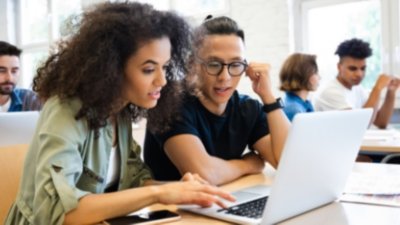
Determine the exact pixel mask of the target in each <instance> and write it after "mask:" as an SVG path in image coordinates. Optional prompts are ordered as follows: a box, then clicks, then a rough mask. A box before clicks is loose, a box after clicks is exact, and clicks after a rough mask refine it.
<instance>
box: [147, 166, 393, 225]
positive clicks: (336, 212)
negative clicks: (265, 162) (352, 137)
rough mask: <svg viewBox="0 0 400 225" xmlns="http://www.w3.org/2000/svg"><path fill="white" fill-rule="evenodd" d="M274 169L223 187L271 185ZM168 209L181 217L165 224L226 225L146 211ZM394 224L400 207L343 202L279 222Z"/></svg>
mask: <svg viewBox="0 0 400 225" xmlns="http://www.w3.org/2000/svg"><path fill="white" fill-rule="evenodd" d="M377 166H385V165H383V164H372V163H360V164H356V167H355V169H357V170H358V171H359V170H360V169H364V168H367V169H368V170H369V171H370V170H371V169H374V167H377ZM273 175H274V172H273V171H271V170H270V168H267V169H266V170H265V171H264V174H259V175H251V176H246V177H243V178H241V179H239V180H237V181H234V182H232V183H230V184H228V185H224V186H223V188H224V189H225V190H228V191H234V190H237V189H239V188H242V187H247V186H252V185H256V184H271V179H270V177H271V176H273ZM288 207H290V206H288ZM157 209H169V210H171V211H178V213H179V214H180V215H181V216H182V219H181V220H179V221H176V222H172V223H167V224H168V225H184V224H185V225H186V224H190V225H206V224H207V225H226V224H231V223H228V222H224V221H220V220H216V219H212V218H207V217H204V216H201V215H196V214H192V213H189V212H185V211H182V210H178V209H177V207H176V206H165V205H160V204H157V205H153V206H151V207H148V208H146V210H157ZM305 224H307V225H360V224H362V225H376V224H379V225H394V224H400V208H395V207H385V206H375V205H366V204H354V203H344V202H334V203H332V204H329V205H326V206H324V207H321V208H318V209H315V210H312V211H310V212H308V213H305V214H302V215H299V216H297V217H294V218H292V219H289V220H286V221H284V222H282V223H280V225H305Z"/></svg>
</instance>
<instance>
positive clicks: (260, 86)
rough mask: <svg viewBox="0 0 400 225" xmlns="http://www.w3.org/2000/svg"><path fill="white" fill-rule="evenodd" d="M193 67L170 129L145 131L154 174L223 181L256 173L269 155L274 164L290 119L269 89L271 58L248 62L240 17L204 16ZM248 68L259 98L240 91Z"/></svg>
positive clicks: (147, 156)
mask: <svg viewBox="0 0 400 225" xmlns="http://www.w3.org/2000/svg"><path fill="white" fill-rule="evenodd" d="M189 68H191V71H190V74H189V77H188V80H187V81H188V85H189V87H188V89H190V90H188V92H187V93H186V96H185V100H184V104H183V107H182V108H181V111H180V113H179V114H177V116H176V117H177V118H178V119H177V120H175V122H174V123H173V124H172V125H171V127H172V128H171V129H170V130H169V131H167V132H165V133H155V132H151V131H148V132H147V133H146V138H145V150H144V156H145V162H146V163H147V164H148V165H149V166H150V168H151V169H152V171H153V172H154V175H155V177H157V178H158V179H162V180H177V179H180V177H181V175H182V174H184V173H186V172H193V173H198V174H199V175H200V176H201V177H204V178H205V179H206V180H207V181H208V182H210V183H212V184H216V185H219V184H224V183H227V182H230V181H232V180H235V179H237V178H239V177H241V176H243V175H246V174H253V173H259V172H261V171H262V170H263V168H264V165H265V162H269V163H271V164H272V165H273V166H275V167H276V166H277V164H278V162H279V158H280V156H281V152H282V149H283V145H284V142H285V140H286V136H287V133H288V129H289V121H288V120H287V118H286V116H285V114H284V112H283V111H282V105H281V104H280V101H279V99H278V100H277V99H276V98H275V96H274V95H273V93H272V89H271V81H270V75H269V69H270V68H269V65H268V64H266V63H260V62H247V61H246V55H245V47H244V32H243V30H242V29H240V28H239V27H238V25H237V24H236V22H235V21H233V20H232V19H230V18H228V17H216V18H210V17H209V18H207V19H206V20H205V21H204V22H203V24H201V25H200V26H199V27H198V28H197V29H196V30H195V32H194V50H193V53H192V55H191V63H190V64H189ZM244 74H246V76H247V77H248V78H250V80H251V81H252V88H253V91H254V92H255V93H256V94H257V95H258V96H259V97H260V98H261V100H262V103H260V102H259V101H257V100H255V99H252V98H250V97H249V96H246V95H240V94H239V93H238V92H237V91H236V87H237V85H238V83H239V81H240V79H241V77H242V76H243V75H244ZM150 122H151V121H150ZM247 147H248V148H250V151H249V152H248V153H245V150H246V148H247ZM244 153H245V154H244Z"/></svg>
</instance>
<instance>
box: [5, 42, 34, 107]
mask: <svg viewBox="0 0 400 225" xmlns="http://www.w3.org/2000/svg"><path fill="white" fill-rule="evenodd" d="M20 55H21V50H20V49H18V48H17V47H16V46H14V45H12V44H9V43H7V42H4V41H0V112H18V111H35V110H40V108H41V103H40V101H39V99H38V98H37V96H36V94H35V93H34V92H33V91H31V90H28V89H22V88H16V87H15V86H16V84H17V81H18V78H19V72H20V62H19V56H20Z"/></svg>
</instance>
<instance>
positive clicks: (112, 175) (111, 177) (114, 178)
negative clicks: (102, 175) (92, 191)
mask: <svg viewBox="0 0 400 225" xmlns="http://www.w3.org/2000/svg"><path fill="white" fill-rule="evenodd" d="M119 164H120V160H119V154H118V150H117V148H115V147H113V148H112V149H111V152H110V159H109V161H108V171H107V178H106V188H107V187H110V186H112V185H113V184H114V183H116V182H118V178H119V167H120V166H119Z"/></svg>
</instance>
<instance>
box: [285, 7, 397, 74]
mask: <svg viewBox="0 0 400 225" xmlns="http://www.w3.org/2000/svg"><path fill="white" fill-rule="evenodd" d="M361 1H369V0H293V2H292V7H293V8H292V10H293V18H291V20H292V23H293V26H294V27H293V29H294V35H293V40H292V43H293V45H294V50H295V51H297V52H305V51H307V50H308V44H307V41H306V40H307V38H308V36H307V35H308V21H307V12H308V10H310V9H313V8H317V7H326V6H330V5H337V4H343V3H349V2H361ZM379 1H380V3H381V21H382V24H381V30H382V31H381V32H382V34H381V35H382V49H381V51H382V58H383V59H382V60H383V62H382V69H383V71H384V72H386V73H388V74H394V75H396V76H400V56H399V54H400V16H399V14H400V3H399V1H393V0H379ZM383 71H382V72H383Z"/></svg>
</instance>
